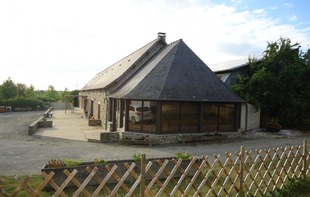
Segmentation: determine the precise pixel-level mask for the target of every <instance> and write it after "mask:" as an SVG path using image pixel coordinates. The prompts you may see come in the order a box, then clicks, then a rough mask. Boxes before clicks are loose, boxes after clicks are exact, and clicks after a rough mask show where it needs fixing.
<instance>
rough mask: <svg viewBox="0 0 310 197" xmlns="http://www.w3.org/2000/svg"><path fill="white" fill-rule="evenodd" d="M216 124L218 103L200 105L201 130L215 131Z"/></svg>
mask: <svg viewBox="0 0 310 197" xmlns="http://www.w3.org/2000/svg"><path fill="white" fill-rule="evenodd" d="M217 125H218V104H207V103H204V104H203V105H202V125H201V131H217Z"/></svg>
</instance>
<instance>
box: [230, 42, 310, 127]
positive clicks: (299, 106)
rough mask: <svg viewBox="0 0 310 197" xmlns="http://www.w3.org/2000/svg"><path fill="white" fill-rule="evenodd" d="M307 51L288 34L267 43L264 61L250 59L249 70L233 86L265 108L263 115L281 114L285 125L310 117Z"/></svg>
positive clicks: (243, 95) (297, 122)
mask: <svg viewBox="0 0 310 197" xmlns="http://www.w3.org/2000/svg"><path fill="white" fill-rule="evenodd" d="M308 59H309V57H308V54H304V53H302V52H301V51H300V45H299V44H298V43H296V44H292V43H291V41H290V39H288V38H280V40H278V41H277V42H274V43H268V46H267V49H266V50H265V52H264V57H263V59H262V60H261V61H257V59H255V58H252V59H249V62H250V66H249V69H248V70H247V72H246V74H245V75H243V76H240V77H239V82H238V83H237V84H236V85H234V86H233V87H232V88H233V90H234V91H235V92H236V93H237V94H238V95H239V96H241V97H242V98H243V99H245V100H246V101H247V102H249V103H252V104H254V105H255V106H256V107H258V108H260V109H261V110H262V115H263V116H270V117H279V118H280V122H279V123H280V124H282V125H286V126H292V125H298V124H301V123H302V122H303V121H304V120H305V119H306V118H309V115H310V113H309V111H310V105H309V104H308V101H309V99H310V80H308V77H309V75H310V65H309V61H308Z"/></svg>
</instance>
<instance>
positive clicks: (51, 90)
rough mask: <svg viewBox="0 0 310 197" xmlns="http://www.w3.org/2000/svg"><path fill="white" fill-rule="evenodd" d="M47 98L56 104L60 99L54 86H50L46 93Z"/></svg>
mask: <svg viewBox="0 0 310 197" xmlns="http://www.w3.org/2000/svg"><path fill="white" fill-rule="evenodd" d="M45 96H46V97H47V99H48V100H49V101H51V102H55V101H58V100H59V99H60V96H59V94H58V92H57V91H56V90H55V88H54V86H52V85H49V86H48V89H47V91H46V92H45Z"/></svg>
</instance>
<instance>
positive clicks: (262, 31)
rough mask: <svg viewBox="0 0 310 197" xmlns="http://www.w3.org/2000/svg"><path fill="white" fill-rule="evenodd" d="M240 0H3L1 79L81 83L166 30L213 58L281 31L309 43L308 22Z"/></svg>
mask: <svg viewBox="0 0 310 197" xmlns="http://www.w3.org/2000/svg"><path fill="white" fill-rule="evenodd" d="M240 2H241V1H239V0H237V1H233V3H234V4H232V5H230V6H229V5H225V4H223V3H216V1H211V0H209V1H204V0H182V1H177V0H173V1H166V0H150V1H142V0H131V1H119V0H115V1H99V0H94V1H90V2H87V3H85V2H84V1H80V0H75V1H73V0H72V1H70V0H68V1H60V0H55V1H53V2H48V1H39V0H37V1H33V0H32V1H31V0H30V1H27V2H26V1H18V3H16V4H13V3H11V2H10V1H2V2H1V3H0V26H1V27H2V31H0V43H1V45H0V54H1V59H0V66H1V68H4V67H5V68H6V69H2V70H5V73H4V72H2V71H1V72H0V81H1V80H4V79H7V77H8V76H11V77H12V78H13V80H14V79H16V81H18V82H24V83H28V84H30V83H33V84H34V85H35V87H36V88H39V89H43V88H47V86H48V85H49V84H53V85H54V83H55V85H54V86H55V88H56V89H60V90H62V89H64V87H63V86H66V87H68V88H69V89H72V88H76V87H75V86H76V85H75V84H79V88H80V87H82V86H83V85H84V84H85V83H86V82H87V81H88V80H90V79H91V78H92V77H93V76H94V75H95V74H96V73H97V72H100V71H101V70H103V69H104V68H106V67H108V66H110V65H112V64H113V63H115V62H116V61H118V60H119V59H121V58H123V57H125V56H127V55H128V54H130V53H132V52H133V51H135V50H137V49H138V48H140V47H141V46H143V45H145V44H146V43H148V42H150V41H151V40H153V39H155V38H156V37H157V35H156V34H157V32H160V31H162V32H166V33H167V42H168V43H169V42H172V41H175V40H178V39H180V38H182V39H183V40H184V41H185V43H186V44H187V45H189V47H190V48H191V49H192V50H193V51H194V52H195V53H196V54H197V55H198V56H199V57H200V58H201V59H202V60H203V61H204V62H205V63H207V64H210V63H216V62H221V61H228V60H232V59H239V58H242V57H248V56H249V55H257V54H261V53H262V52H263V51H264V49H265V48H266V43H267V41H275V40H277V39H279V37H280V36H282V37H289V38H291V39H292V41H293V42H294V41H296V42H297V41H303V42H305V43H310V42H309V34H310V30H309V29H307V28H304V29H298V28H297V27H296V26H294V24H283V23H282V24H281V23H280V20H279V19H277V18H272V17H270V15H269V13H268V10H270V9H268V8H262V9H250V8H249V7H246V9H244V8H245V7H243V9H239V7H237V4H238V3H240ZM120 5H121V6H120ZM1 19H4V20H1ZM291 19H294V18H293V17H292V18H291ZM295 20H296V19H295ZM307 27H308V26H307ZM25 73H27V74H25ZM33 73H42V74H35V75H34V74H33ZM42 75H43V76H45V77H42ZM49 76H52V77H49ZM55 76H56V77H55ZM56 79H57V80H56ZM69 79H70V80H69ZM56 83H57V85H56ZM70 84H71V85H70Z"/></svg>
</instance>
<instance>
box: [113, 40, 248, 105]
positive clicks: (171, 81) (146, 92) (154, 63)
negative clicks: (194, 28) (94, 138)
mask: <svg viewBox="0 0 310 197" xmlns="http://www.w3.org/2000/svg"><path fill="white" fill-rule="evenodd" d="M110 97H112V98H123V99H139V100H175V101H177V100H181V101H210V102H244V101H243V100H242V99H241V98H240V97H238V96H237V95H236V94H235V93H233V92H232V91H231V90H230V89H229V88H228V87H227V86H226V85H225V84H224V83H223V82H222V81H221V80H220V79H219V78H218V77H217V76H216V75H215V74H214V73H213V72H212V71H211V70H210V69H209V67H208V66H207V65H206V64H205V63H204V62H203V61H202V60H201V59H200V58H199V57H198V56H197V55H196V54H195V53H194V52H193V51H192V50H191V49H190V48H189V47H188V46H187V45H186V44H185V43H184V42H183V40H182V39H180V40H178V41H176V42H173V43H171V44H169V45H167V46H166V47H165V48H164V49H162V50H161V51H160V52H159V53H158V54H157V55H156V56H154V57H153V58H152V59H151V60H150V61H149V62H147V63H146V64H145V65H144V66H143V67H142V68H141V69H140V70H139V71H138V72H136V73H135V74H134V75H132V76H131V77H130V78H129V79H128V81H127V82H126V83H124V85H122V86H121V87H120V88H119V89H118V90H116V91H115V92H114V93H112V94H111V95H110Z"/></svg>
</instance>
